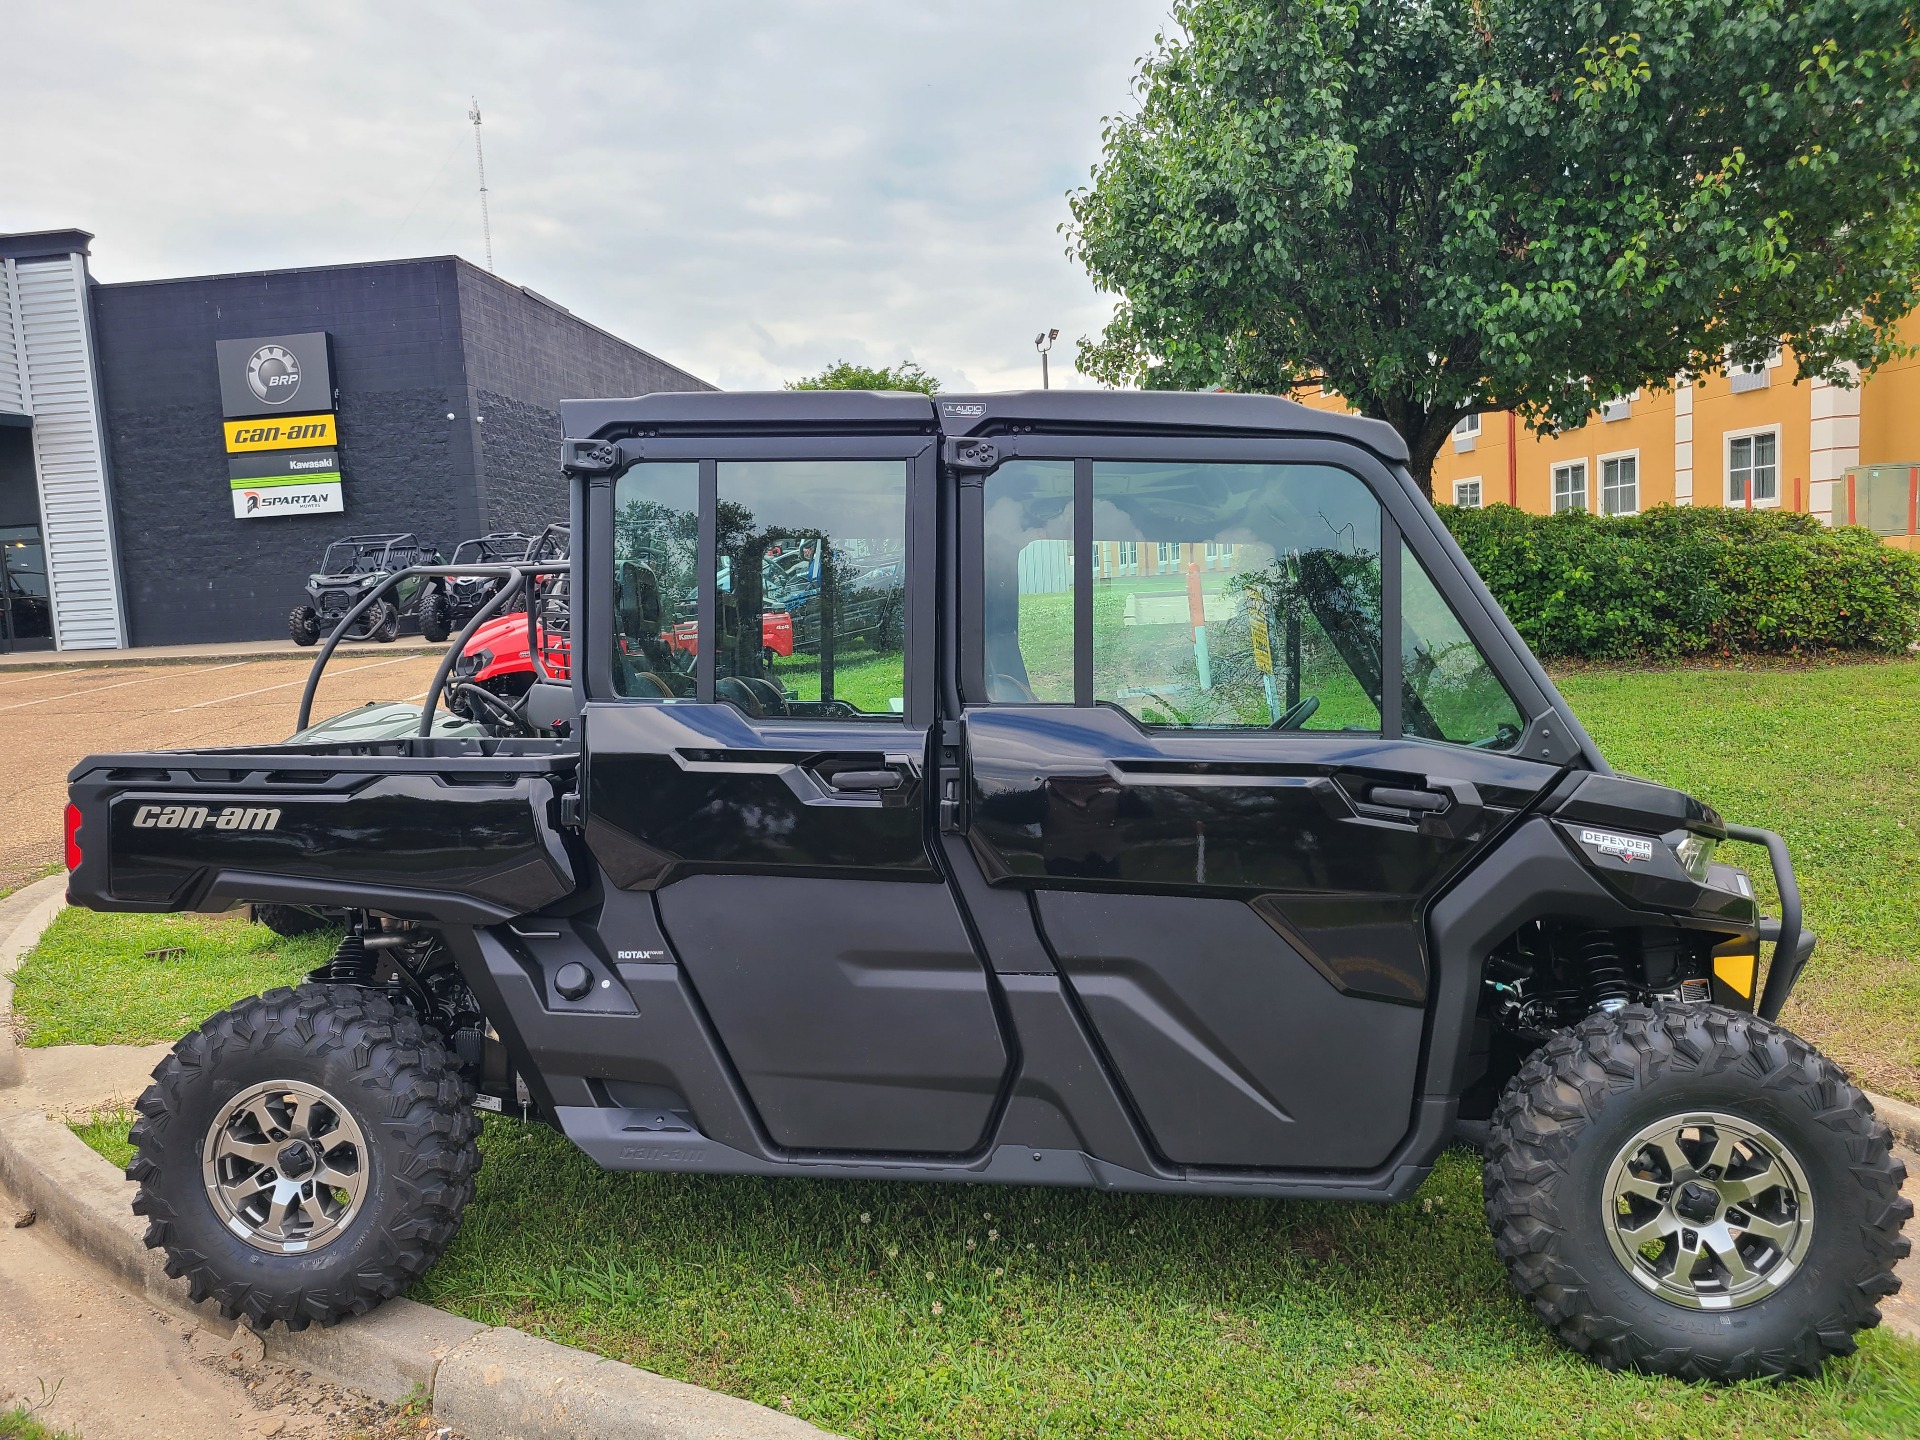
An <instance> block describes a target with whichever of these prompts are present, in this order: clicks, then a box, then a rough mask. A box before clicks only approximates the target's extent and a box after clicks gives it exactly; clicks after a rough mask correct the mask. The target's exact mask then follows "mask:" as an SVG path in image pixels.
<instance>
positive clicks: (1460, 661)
mask: <svg viewBox="0 0 1920 1440" xmlns="http://www.w3.org/2000/svg"><path fill="white" fill-rule="evenodd" d="M1400 667H1401V676H1402V682H1403V693H1402V699H1401V728H1402V729H1403V730H1404V731H1405V732H1406V733H1407V734H1408V735H1417V736H1419V737H1421V738H1422V739H1426V740H1447V741H1451V742H1452V743H1454V744H1456V745H1478V746H1481V747H1483V748H1485V749H1488V750H1510V749H1512V748H1513V746H1514V744H1515V742H1517V741H1518V740H1519V739H1520V731H1521V728H1522V727H1521V720H1520V710H1519V707H1517V706H1516V705H1515V704H1514V703H1513V697H1512V696H1511V695H1509V694H1508V693H1507V690H1506V687H1505V686H1504V685H1502V684H1501V683H1500V679H1499V677H1498V676H1496V675H1495V674H1494V673H1493V667H1492V666H1490V665H1488V664H1487V657H1486V656H1484V655H1482V654H1481V653H1480V648H1479V647H1478V646H1477V645H1475V644H1474V643H1473V641H1472V639H1470V638H1469V637H1468V635H1467V631H1466V627H1465V626H1463V625H1462V624H1461V623H1460V619H1459V617H1458V616H1456V615H1455V614H1454V613H1453V609H1452V607H1451V606H1449V605H1448V604H1447V602H1446V601H1445V600H1444V599H1443V598H1441V595H1440V592H1439V591H1438V590H1437V589H1435V588H1434V584H1433V579H1432V577H1431V576H1429V575H1428V574H1427V572H1426V568H1425V567H1424V566H1422V565H1421V563H1420V561H1419V560H1418V559H1417V558H1415V556H1414V553H1413V552H1412V551H1411V550H1409V549H1408V548H1407V546H1406V542H1405V541H1402V542H1401V545H1400Z"/></svg>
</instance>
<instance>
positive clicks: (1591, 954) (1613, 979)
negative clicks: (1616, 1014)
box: [1574, 930, 1633, 1012]
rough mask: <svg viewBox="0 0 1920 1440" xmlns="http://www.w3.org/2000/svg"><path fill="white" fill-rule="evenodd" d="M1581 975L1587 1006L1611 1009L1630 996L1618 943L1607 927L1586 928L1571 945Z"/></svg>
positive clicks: (1627, 979) (1625, 970) (1629, 982)
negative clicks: (1597, 928)
mask: <svg viewBox="0 0 1920 1440" xmlns="http://www.w3.org/2000/svg"><path fill="white" fill-rule="evenodd" d="M1574 955H1575V957H1576V958H1577V959H1578V961H1579V964H1580V973H1581V975H1582V976H1583V977H1584V978H1585V983H1586V991H1587V1006H1588V1008H1589V1009H1592V1010H1605V1011H1608V1012H1612V1011H1614V1010H1618V1009H1620V1008H1621V1007H1622V1006H1623V1005H1625V1004H1627V1002H1629V1001H1630V1000H1632V999H1633V982H1632V978H1631V977H1630V976H1629V975H1628V973H1627V965H1626V961H1625V960H1623V959H1622V958H1621V956H1620V945H1619V942H1618V941H1616V940H1615V939H1614V937H1613V934H1612V932H1610V931H1607V930H1589V931H1587V932H1586V933H1585V934H1584V935H1582V936H1581V937H1580V939H1579V940H1578V941H1577V942H1576V943H1575V945H1574Z"/></svg>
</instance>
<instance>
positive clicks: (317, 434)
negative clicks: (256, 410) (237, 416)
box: [226, 415, 340, 455]
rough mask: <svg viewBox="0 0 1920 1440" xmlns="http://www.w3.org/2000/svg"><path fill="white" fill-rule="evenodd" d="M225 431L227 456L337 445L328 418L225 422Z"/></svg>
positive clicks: (337, 438)
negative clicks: (259, 451)
mask: <svg viewBox="0 0 1920 1440" xmlns="http://www.w3.org/2000/svg"><path fill="white" fill-rule="evenodd" d="M226 429H227V453H228V454H229V455H242V454H247V453H250V452H252V451H258V450H307V449H312V448H313V447H315V446H318V445H337V444H338V443H339V441H340V436H339V433H338V431H337V430H336V428H335V426H334V420H333V416H331V415H296V416H293V417H290V418H288V419H286V420H229V421H227V422H226Z"/></svg>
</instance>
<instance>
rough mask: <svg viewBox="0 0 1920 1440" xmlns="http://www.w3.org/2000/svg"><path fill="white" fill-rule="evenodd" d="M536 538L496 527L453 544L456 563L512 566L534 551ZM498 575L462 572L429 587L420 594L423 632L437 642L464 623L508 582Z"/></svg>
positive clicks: (525, 558)
mask: <svg viewBox="0 0 1920 1440" xmlns="http://www.w3.org/2000/svg"><path fill="white" fill-rule="evenodd" d="M533 544H534V539H533V536H531V535H524V534H522V533H521V532H520V531H518V530H493V531H489V532H488V533H487V534H485V535H481V536H478V537H477V538H475V539H472V540H462V541H461V542H460V543H459V544H458V545H456V546H454V547H453V562H452V563H453V564H455V565H474V566H482V565H497V566H511V565H515V564H520V563H524V562H525V561H526V560H527V558H528V557H529V556H530V555H532V553H533ZM506 583H507V582H506V580H505V578H503V577H501V576H495V575H462V576H459V577H457V578H454V579H449V580H447V581H446V582H445V583H444V584H441V585H438V586H435V587H433V588H432V589H430V590H429V591H428V592H427V593H426V594H425V595H423V596H421V598H420V634H421V636H422V637H423V638H425V639H428V640H431V641H433V642H434V643H435V644H436V645H437V644H439V643H440V642H441V641H442V640H445V639H446V638H447V636H449V635H451V634H452V633H453V632H454V631H455V630H458V629H459V628H460V627H461V626H463V625H465V624H466V623H467V622H468V621H469V620H471V619H472V618H473V617H474V615H475V614H476V613H477V612H478V611H479V609H480V607H481V606H482V605H484V604H486V603H487V601H489V600H491V599H492V598H493V595H494V592H495V591H496V590H498V589H499V588H500V587H501V586H502V585H504V584H506Z"/></svg>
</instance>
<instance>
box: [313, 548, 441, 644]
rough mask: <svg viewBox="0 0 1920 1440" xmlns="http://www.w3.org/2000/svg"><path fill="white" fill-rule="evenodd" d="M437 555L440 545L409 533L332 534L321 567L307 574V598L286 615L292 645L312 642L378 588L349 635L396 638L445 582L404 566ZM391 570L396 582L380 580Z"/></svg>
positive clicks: (428, 560) (431, 560) (432, 560)
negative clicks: (404, 621) (377, 596)
mask: <svg viewBox="0 0 1920 1440" xmlns="http://www.w3.org/2000/svg"><path fill="white" fill-rule="evenodd" d="M439 561H440V552H439V551H437V550H434V549H432V548H430V547H429V546H426V545H422V544H421V543H420V542H419V541H418V540H416V539H415V538H414V537H413V536H412V535H411V534H406V535H349V536H347V537H346V539H344V540H336V541H334V542H333V544H331V545H329V546H327V551H326V554H325V555H323V556H322V557H321V559H320V568H319V569H318V570H316V571H315V572H314V573H313V574H311V575H309V576H308V577H307V599H306V603H305V604H303V605H296V606H294V607H293V611H292V613H291V614H289V615H288V616H287V634H288V635H290V636H292V637H293V643H294V644H296V645H312V644H313V643H314V642H316V641H317V640H319V638H320V637H321V636H322V635H323V634H327V633H329V632H331V631H332V629H333V628H334V626H336V625H338V624H339V623H340V621H341V620H342V619H344V618H345V617H346V615H347V613H348V612H349V611H350V610H352V609H353V608H354V606H355V605H357V604H358V603H359V601H360V600H361V598H362V597H364V596H366V595H367V594H369V593H371V592H372V591H374V590H376V589H378V590H379V591H380V599H379V600H378V601H377V602H376V603H375V604H373V605H371V606H368V607H367V608H366V609H365V610H364V611H363V612H362V613H361V614H360V615H359V617H358V618H357V619H356V620H355V622H354V628H353V630H352V632H351V633H350V634H349V636H348V638H349V639H353V640H378V641H381V642H383V643H385V642H388V641H392V640H395V639H397V638H398V637H399V634H400V622H401V620H402V619H403V618H405V617H406V616H408V615H412V614H414V613H416V612H419V613H420V614H421V616H422V619H423V621H424V619H425V615H426V612H425V610H424V609H423V608H422V607H423V603H424V602H425V601H426V600H427V599H428V597H430V596H438V595H440V594H441V592H442V585H443V582H442V581H441V580H440V579H438V578H437V577H433V576H423V575H413V574H410V573H408V572H409V571H410V570H411V568H412V567H414V566H419V565H435V564H438V563H439ZM395 575H400V576H402V577H403V578H402V579H401V580H400V581H399V583H397V584H394V585H390V586H389V585H386V584H385V583H384V582H385V581H386V580H387V579H388V578H389V577H391V576H395ZM440 638H441V639H445V638H446V637H445V636H444V635H442V636H441V637H440Z"/></svg>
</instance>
